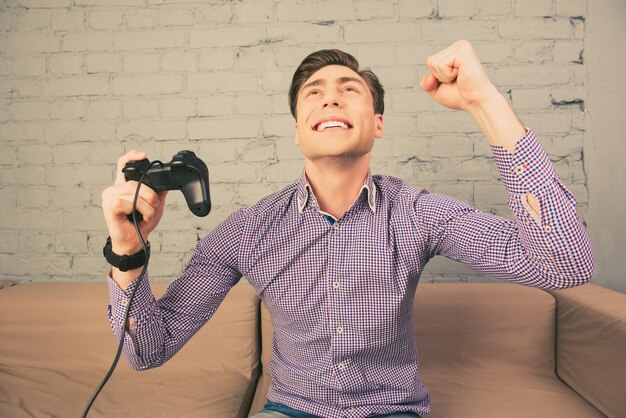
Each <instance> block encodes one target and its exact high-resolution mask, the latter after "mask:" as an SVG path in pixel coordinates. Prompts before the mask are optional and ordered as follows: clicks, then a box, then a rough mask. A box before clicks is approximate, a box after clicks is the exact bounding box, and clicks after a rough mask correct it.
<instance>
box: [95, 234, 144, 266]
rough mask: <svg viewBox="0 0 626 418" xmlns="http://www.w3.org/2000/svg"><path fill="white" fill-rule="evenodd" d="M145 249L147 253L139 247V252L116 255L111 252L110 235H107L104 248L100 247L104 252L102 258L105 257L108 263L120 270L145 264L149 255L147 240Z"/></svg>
mask: <svg viewBox="0 0 626 418" xmlns="http://www.w3.org/2000/svg"><path fill="white" fill-rule="evenodd" d="M146 249H147V250H148V253H147V254H145V253H144V251H143V249H141V250H139V252H136V253H135V254H132V255H117V254H115V253H114V252H113V245H112V244H111V237H108V238H107V242H106V244H104V248H103V249H102V254H104V258H106V259H107V261H108V262H109V264H110V265H112V266H113V267H115V268H118V269H119V270H120V271H128V270H132V269H136V268H137V267H141V266H143V265H144V264H146V260H147V259H148V258H149V257H150V243H149V242H148V243H147V244H146Z"/></svg>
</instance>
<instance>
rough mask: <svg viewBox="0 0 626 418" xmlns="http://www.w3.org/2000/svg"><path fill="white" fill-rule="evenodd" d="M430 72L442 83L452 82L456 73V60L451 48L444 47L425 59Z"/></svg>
mask: <svg viewBox="0 0 626 418" xmlns="http://www.w3.org/2000/svg"><path fill="white" fill-rule="evenodd" d="M427 65H428V68H429V69H430V72H431V73H432V74H433V75H434V76H435V77H436V78H437V79H438V80H439V81H441V82H443V83H452V82H454V80H456V77H457V75H458V68H456V65H457V60H456V55H455V51H454V50H453V49H450V48H448V49H445V50H443V51H441V52H439V53H437V54H435V55H433V56H432V57H429V59H428V60H427Z"/></svg>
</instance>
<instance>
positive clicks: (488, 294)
mask: <svg viewBox="0 0 626 418" xmlns="http://www.w3.org/2000/svg"><path fill="white" fill-rule="evenodd" d="M413 317H414V321H413V322H414V329H415V333H416V338H417V341H418V350H419V359H420V368H421V373H422V377H423V378H424V380H425V382H426V385H428V375H429V373H432V372H433V371H434V370H437V373H441V372H442V371H444V370H445V369H446V368H464V369H467V368H476V369H480V371H481V373H489V371H490V370H493V371H494V372H495V371H497V372H498V373H501V372H502V370H504V368H509V369H511V370H512V371H514V370H515V369H516V368H524V369H528V368H532V369H534V372H535V373H539V374H542V373H545V374H546V375H554V368H555V366H554V341H555V300H554V298H553V297H552V296H551V295H550V294H548V293H546V292H544V291H542V290H539V289H532V288H528V287H523V286H519V285H514V284H508V283H473V284H468V283H454V284H420V285H419V286H418V288H417V292H416V295H415V303H414V305H413ZM261 328H262V336H261V340H262V342H261V344H262V348H261V350H262V352H261V362H262V366H263V374H262V375H261V378H260V380H259V384H258V388H257V392H256V394H255V398H254V401H253V404H252V407H251V410H250V412H251V413H255V412H256V411H258V410H260V409H261V407H262V406H263V404H264V403H265V401H266V399H267V391H268V388H269V384H270V380H271V378H270V376H269V373H268V370H269V361H270V358H271V350H272V333H273V327H272V322H271V318H270V315H269V312H268V310H267V309H266V308H265V306H264V305H263V304H261Z"/></svg>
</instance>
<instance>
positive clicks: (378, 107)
mask: <svg viewBox="0 0 626 418" xmlns="http://www.w3.org/2000/svg"><path fill="white" fill-rule="evenodd" d="M327 65H342V66H344V67H348V68H350V69H351V70H352V71H354V72H355V73H357V74H358V75H360V76H361V77H362V78H363V80H365V83H366V84H367V86H368V87H369V89H370V91H371V92H372V97H373V101H374V103H373V104H374V113H377V114H381V115H382V114H383V112H384V111H385V89H384V88H383V85H382V84H381V83H380V81H379V80H378V77H376V74H374V73H373V72H372V70H370V69H369V68H365V69H362V70H361V69H359V62H358V61H357V60H356V58H354V57H353V56H352V55H350V54H348V53H347V52H343V51H340V50H338V49H322V50H319V51H316V52H313V53H312V54H310V55H309V56H307V57H306V58H305V59H304V60H303V61H302V63H301V64H300V65H299V66H298V68H297V69H296V71H295V72H294V74H293V79H292V80H291V86H290V87H289V108H290V109H291V114H292V115H293V117H294V118H295V117H296V105H297V102H298V93H300V87H302V84H304V82H305V81H306V80H308V79H309V77H311V76H312V75H313V74H314V73H315V72H316V71H317V70H319V69H320V68H322V67H326V66H327Z"/></svg>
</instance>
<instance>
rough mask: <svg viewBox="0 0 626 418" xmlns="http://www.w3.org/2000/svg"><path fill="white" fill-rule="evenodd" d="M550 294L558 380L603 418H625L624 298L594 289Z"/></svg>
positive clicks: (625, 321)
mask: <svg viewBox="0 0 626 418" xmlns="http://www.w3.org/2000/svg"><path fill="white" fill-rule="evenodd" d="M550 293H551V294H552V295H553V296H554V297H555V298H556V301H557V306H556V310H557V332H556V340H557V341H556V363H557V374H558V376H559V378H560V379H561V380H562V381H563V382H565V383H566V384H567V385H569V386H570V387H571V388H572V389H574V390H575V391H576V392H578V393H579V394H580V395H581V396H582V397H584V398H585V399H586V400H587V401H588V402H589V403H591V404H592V405H593V406H595V407H596V408H597V409H598V410H600V411H601V412H602V413H603V414H605V415H607V416H608V417H623V416H626V415H625V414H626V398H625V397H624V388H625V387H626V295H625V294H623V293H619V292H615V291H612V290H609V289H605V288H602V287H600V286H596V285H594V284H586V285H583V286H579V287H575V288H571V289H563V290H551V291H550Z"/></svg>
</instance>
